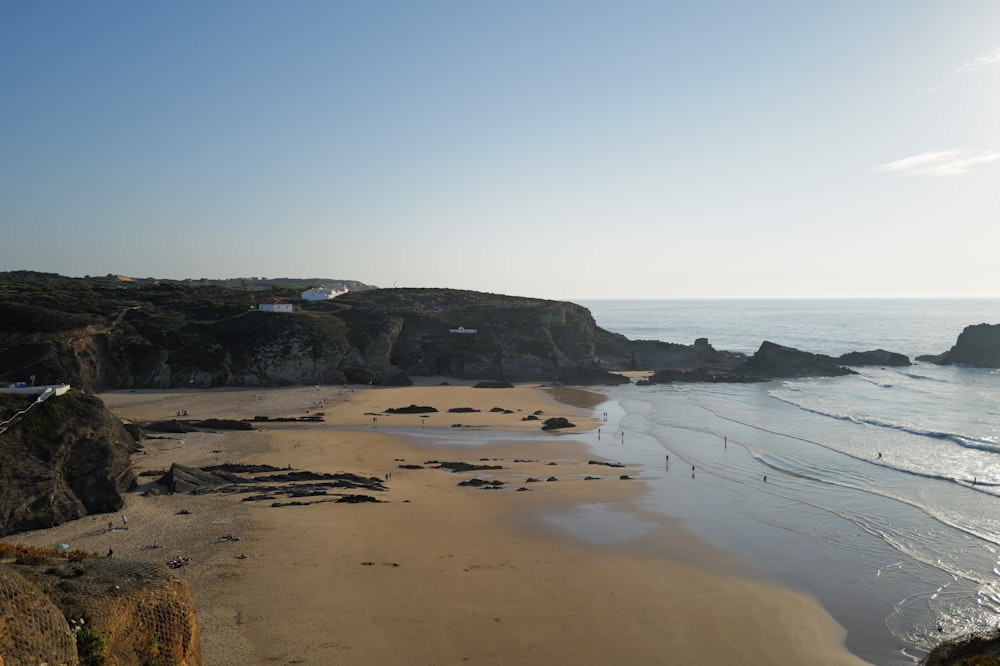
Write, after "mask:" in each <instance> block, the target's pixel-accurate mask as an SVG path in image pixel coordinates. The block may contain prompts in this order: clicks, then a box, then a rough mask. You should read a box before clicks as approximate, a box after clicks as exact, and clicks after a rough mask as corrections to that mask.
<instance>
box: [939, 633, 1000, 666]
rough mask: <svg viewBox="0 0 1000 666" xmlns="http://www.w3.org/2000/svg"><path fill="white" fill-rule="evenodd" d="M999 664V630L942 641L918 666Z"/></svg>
mask: <svg viewBox="0 0 1000 666" xmlns="http://www.w3.org/2000/svg"><path fill="white" fill-rule="evenodd" d="M998 662H1000V629H994V630H991V631H984V632H980V633H975V634H967V635H965V636H959V637H957V638H952V639H949V640H947V641H944V642H943V643H941V644H940V645H938V646H937V647H935V648H934V649H933V650H931V651H930V653H929V654H928V655H927V656H926V657H924V658H923V659H922V660H921V661H920V666H958V665H962V666H966V665H969V666H972V665H974V664H984V665H986V664H995V663H998Z"/></svg>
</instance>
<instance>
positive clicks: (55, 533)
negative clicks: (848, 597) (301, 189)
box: [9, 385, 864, 666]
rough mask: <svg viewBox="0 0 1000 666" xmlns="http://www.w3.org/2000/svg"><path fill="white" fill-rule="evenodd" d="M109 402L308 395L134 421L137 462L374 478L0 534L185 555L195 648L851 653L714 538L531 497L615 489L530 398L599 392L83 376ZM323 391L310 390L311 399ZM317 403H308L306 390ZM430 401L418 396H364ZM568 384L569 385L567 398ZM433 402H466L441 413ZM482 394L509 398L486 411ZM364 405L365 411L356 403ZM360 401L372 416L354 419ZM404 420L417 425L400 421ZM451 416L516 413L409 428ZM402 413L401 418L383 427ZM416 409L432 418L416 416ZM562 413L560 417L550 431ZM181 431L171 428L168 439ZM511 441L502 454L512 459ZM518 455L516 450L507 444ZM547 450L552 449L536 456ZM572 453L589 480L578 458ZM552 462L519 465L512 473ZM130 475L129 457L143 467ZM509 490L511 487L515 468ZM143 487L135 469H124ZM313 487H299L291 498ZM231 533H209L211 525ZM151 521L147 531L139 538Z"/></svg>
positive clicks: (211, 402)
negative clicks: (592, 514) (150, 432)
mask: <svg viewBox="0 0 1000 666" xmlns="http://www.w3.org/2000/svg"><path fill="white" fill-rule="evenodd" d="M102 397H103V398H104V400H105V401H106V402H107V403H109V404H110V405H111V407H112V408H113V409H114V410H115V411H116V412H117V413H119V414H120V415H121V416H122V417H124V418H133V419H136V420H151V419H161V418H169V417H173V416H175V414H176V412H177V411H178V410H187V411H188V418H191V419H200V418H209V417H219V418H252V417H253V416H256V415H267V416H271V417H278V416H299V415H304V414H306V412H307V410H308V412H309V413H310V414H315V413H316V412H317V411H320V412H323V413H324V414H325V418H326V421H325V423H324V424H322V425H323V426H331V425H335V424H336V425H343V426H352V427H349V428H336V429H333V428H329V427H316V426H315V425H309V424H300V423H293V424H265V425H261V426H260V427H259V428H258V429H257V430H254V431H251V432H223V433H191V434H186V435H183V436H174V435H165V436H164V437H163V438H162V439H161V438H157V439H148V440H147V441H146V442H145V444H146V449H147V451H148V453H147V454H145V455H141V454H140V455H136V456H135V457H134V463H135V469H136V472H137V473H140V472H143V471H147V470H165V469H167V468H168V467H169V466H170V464H171V463H172V462H178V463H181V464H186V465H193V466H204V465H210V464H214V463H215V462H217V461H220V462H226V461H230V462H239V463H261V464H271V465H275V466H280V467H287V466H291V467H293V468H295V469H302V470H310V471H314V472H353V473H356V474H361V475H365V476H377V477H380V478H385V475H386V474H388V473H391V474H392V477H391V479H389V480H388V481H386V482H385V483H386V486H387V487H388V490H387V491H386V492H384V493H381V494H379V497H380V499H382V500H384V501H383V502H381V503H377V504H376V503H366V504H336V503H328V502H326V503H315V504H310V505H306V506H285V507H277V508H275V507H272V506H271V502H269V501H268V502H244V501H241V496H238V495H219V494H209V495H186V494H184V495H182V494H177V495H169V496H148V497H145V496H142V495H141V494H140V493H129V495H128V496H127V498H126V507H125V509H124V510H123V512H122V514H123V515H125V516H127V517H128V529H127V530H118V531H111V532H109V531H108V529H107V527H108V522H109V520H110V521H112V522H113V523H114V524H115V525H116V526H120V525H122V519H121V515H112V516H97V517H92V518H86V519H83V520H80V521H75V522H73V523H69V524H66V525H62V526H59V527H56V528H53V529H49V530H40V531H37V532H32V533H29V534H23V535H18V536H15V537H11V538H10V539H9V540H10V541H15V542H21V543H32V544H35V545H46V546H49V545H54V544H56V543H68V544H70V545H71V546H72V547H74V548H84V549H88V550H95V551H99V552H102V553H103V552H106V551H107V549H108V548H113V549H114V552H115V555H114V556H115V557H130V558H137V559H146V560H152V561H158V562H164V563H165V562H166V561H167V560H168V559H170V558H172V557H174V556H176V555H184V556H186V557H190V558H191V562H190V564H189V565H188V566H186V567H184V568H181V569H178V570H177V573H178V575H180V576H182V577H184V578H185V579H187V580H188V582H189V584H190V586H191V589H192V592H193V594H194V598H195V602H196V604H197V608H198V616H199V622H200V625H201V632H202V643H203V647H204V656H205V663H206V664H207V665H209V666H227V665H230V664H231V665H237V664H240V665H246V664H268V663H285V664H292V663H294V664H451V663H488V664H511V663H539V664H541V663H545V664H580V663H585V664H649V663H670V664H761V665H764V664H767V665H782V664H788V665H789V666H791V665H796V666H797V665H799V664H803V663H810V664H831V665H832V664H838V665H844V666H846V665H850V664H862V663H864V662H862V661H860V660H858V659H857V658H855V657H853V656H852V655H850V654H849V653H848V652H847V651H846V650H845V649H844V647H843V638H844V635H843V630H842V629H841V628H840V627H839V626H838V625H837V624H836V623H835V622H834V621H833V620H832V619H831V618H830V617H829V615H828V614H827V613H826V612H825V611H824V610H823V609H822V608H821V607H820V606H819V605H818V603H817V602H816V601H815V600H813V599H812V598H810V597H808V596H806V595H803V594H800V593H798V592H794V591H791V590H787V589H784V588H781V587H777V586H774V585H770V584H766V583H762V582H759V581H754V580H750V579H747V578H745V577H740V576H736V575H733V574H731V573H727V572H726V570H725V569H724V568H723V567H722V566H721V565H720V564H719V563H724V562H726V561H727V558H726V556H725V555H724V554H720V553H718V552H715V551H713V550H712V549H710V548H708V547H706V546H703V545H701V544H699V543H698V541H697V539H694V538H692V537H691V536H690V535H689V534H686V533H685V532H684V530H683V527H682V526H679V525H677V524H675V523H674V522H673V521H671V520H669V519H665V520H663V521H662V523H663V529H662V537H661V538H662V539H677V540H683V541H684V542H685V543H686V544H688V547H689V548H692V549H695V550H696V551H697V552H695V553H694V554H693V557H694V559H695V560H696V561H700V562H705V563H709V565H711V568H703V567H695V566H692V565H689V564H684V563H679V562H675V561H671V560H668V559H665V558H663V557H662V556H659V555H657V554H655V553H653V552H650V551H649V549H642V548H631V549H630V548H628V547H627V544H618V545H608V546H603V545H592V544H583V543H579V542H577V541H575V540H573V539H571V538H569V537H567V536H565V535H563V534H562V533H557V532H554V531H547V530H545V529H543V528H542V527H540V523H539V522H538V521H536V520H532V519H531V518H532V517H533V516H539V515H543V514H544V513H546V512H552V511H556V510H560V511H565V510H570V509H571V508H572V507H573V506H576V505H579V504H581V503H585V502H627V501H628V500H629V499H630V498H634V497H638V496H639V495H640V494H641V493H642V491H643V482H642V481H641V480H629V481H626V480H620V479H619V475H620V474H622V473H625V474H629V473H632V474H635V473H637V470H628V469H625V470H621V469H611V468H606V467H603V466H595V465H588V464H587V461H588V460H590V459H592V458H593V456H592V455H590V454H588V452H587V451H586V449H585V448H584V447H583V446H582V445H581V444H580V443H579V442H577V441H574V439H573V437H572V436H565V435H564V434H560V433H543V432H541V431H540V430H539V425H540V424H539V422H538V421H524V420H522V419H524V417H525V416H527V415H529V414H531V413H533V412H535V411H536V410H541V411H542V412H544V414H543V415H541V417H540V418H547V417H549V416H566V417H568V418H570V420H572V421H573V422H574V423H577V424H578V428H577V430H582V429H585V428H595V427H597V425H598V424H597V422H596V421H595V420H594V419H593V418H592V415H591V412H590V410H589V409H587V406H588V402H589V405H590V406H592V405H594V404H596V403H597V402H598V401H599V398H597V397H596V396H594V395H593V394H588V393H586V392H574V391H572V390H568V391H565V392H564V393H563V395H561V396H560V397H562V398H563V399H564V400H566V401H568V402H569V403H572V404H567V403H566V402H559V401H557V400H556V399H555V398H554V397H553V395H552V393H551V392H549V391H547V390H542V389H540V388H538V387H529V386H521V387H517V388H514V389H473V388H470V387H468V386H431V385H428V386H419V387H407V388H365V389H358V390H351V389H345V388H339V387H325V386H324V387H319V388H316V387H297V388H288V389H271V390H266V391H260V390H213V391H171V392H156V393H154V392H145V391H132V392H115V393H109V394H105V395H103V396H102ZM324 402H325V406H324V404H323V403H324ZM317 403H318V404H317ZM410 404H417V405H430V406H434V407H436V408H437V409H438V410H439V412H438V413H435V414H432V415H430V416H429V417H428V418H425V419H421V418H420V417H419V416H416V415H392V416H389V415H381V412H383V411H384V410H385V409H387V408H391V407H405V406H407V405H410ZM573 405H579V406H573ZM454 407H472V408H478V409H480V410H483V411H481V412H479V413H474V414H468V413H462V414H449V413H447V410H448V409H450V408H454ZM493 407H501V408H505V409H507V410H510V411H511V413H497V412H491V411H489V410H490V409H492V408H493ZM376 413H378V414H380V415H379V416H377V417H375V416H372V414H376ZM373 418H377V422H373ZM421 423H423V425H421ZM452 424H461V425H463V426H467V428H466V429H465V430H462V431H460V432H461V435H462V436H463V437H464V436H465V435H466V434H467V435H468V438H469V440H471V441H474V440H475V439H476V438H477V437H479V438H480V439H483V438H482V437H481V436H480V435H479V433H480V432H482V431H483V430H485V429H489V430H490V431H491V432H492V431H496V430H497V429H503V430H510V431H516V430H522V431H537V432H538V436H537V438H536V437H530V438H526V437H523V436H520V437H511V438H509V439H508V440H504V439H502V438H500V439H496V438H493V439H491V441H490V442H489V443H486V444H479V445H477V446H475V447H471V446H468V445H462V444H459V445H454V444H453V445H448V446H444V445H429V444H428V443H427V442H428V441H431V442H433V441H434V439H433V437H427V436H428V435H432V434H433V433H434V432H440V433H441V434H442V439H445V437H444V433H446V432H447V434H448V437H447V439H449V440H450V441H454V439H455V437H454V435H455V433H456V432H458V431H456V430H451V429H450V428H451V426H452ZM399 428H410V429H412V428H423V430H422V433H421V434H422V435H423V436H421V437H420V438H418V439H414V438H407V437H405V436H402V435H399V434H394V433H393V431H394V430H398V429H399ZM436 428H449V430H447V431H445V430H438V431H435V429H436ZM566 432H570V431H566ZM181 441H183V445H182V444H181V443H180V442H181ZM480 458H489V459H491V460H490V464H502V465H503V466H504V467H505V469H504V470H503V471H501V472H497V473H496V474H497V476H496V477H490V478H498V479H503V480H506V481H508V482H513V483H509V484H508V485H507V486H505V487H504V489H502V490H492V491H487V490H482V489H477V488H470V487H458V486H457V483H458V482H459V481H460V480H463V479H467V478H470V475H456V474H452V473H449V472H447V471H443V470H439V469H430V468H427V467H424V468H422V469H401V468H400V465H405V464H423V463H425V462H426V461H428V460H431V459H436V460H464V461H468V462H476V461H478V460H479V459H480ZM515 461H522V462H515ZM527 461H533V462H527ZM550 462H555V463H556V464H554V465H552V464H549V463H550ZM586 475H592V476H599V477H601V478H600V479H599V480H590V481H588V480H584V477H585V476H586ZM549 476H556V477H559V479H560V480H559V481H558V482H549V483H546V482H541V483H530V484H525V483H524V481H525V480H526V479H527V478H528V477H535V478H538V479H545V478H547V477H549ZM152 478H154V477H150V476H142V477H140V481H141V482H143V483H147V482H149V481H150V480H151V479H152ZM522 486H523V487H526V488H531V489H532V491H531V492H517V491H516V490H515V489H516V488H518V487H522ZM143 487H145V486H143ZM318 499H322V498H305V499H304V500H303V501H311V500H318ZM230 533H231V534H233V535H237V536H239V537H240V540H239V541H235V542H220V541H219V537H220V536H222V535H226V534H230ZM154 541H156V542H158V543H159V544H160V545H161V546H162V547H161V548H158V549H146V548H144V546H146V545H150V544H152V543H153V542H154Z"/></svg>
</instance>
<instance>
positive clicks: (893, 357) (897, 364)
mask: <svg viewBox="0 0 1000 666" xmlns="http://www.w3.org/2000/svg"><path fill="white" fill-rule="evenodd" d="M837 362H838V363H841V364H842V365H854V366H859V365H885V366H890V367H894V368H902V367H906V366H908V365H912V363H910V359H909V358H908V357H907V356H906V355H905V354H898V353H896V352H890V351H886V350H884V349H873V350H871V351H862V352H859V351H854V352H850V353H848V354H843V355H842V356H839V357H838V358H837Z"/></svg>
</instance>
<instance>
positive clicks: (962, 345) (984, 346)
mask: <svg viewBox="0 0 1000 666" xmlns="http://www.w3.org/2000/svg"><path fill="white" fill-rule="evenodd" d="M917 360H918V361H929V362H930V363H937V364H938V365H948V364H951V363H960V364H963V365H971V366H975V367H977V368H1000V324H976V325H974V326H966V327H965V330H963V331H962V332H961V333H960V334H959V336H958V340H957V341H956V342H955V345H954V346H953V347H952V348H951V349H949V350H948V351H946V352H944V353H943V354H937V355H931V356H918V357H917Z"/></svg>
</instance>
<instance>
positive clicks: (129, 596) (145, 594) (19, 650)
mask: <svg viewBox="0 0 1000 666" xmlns="http://www.w3.org/2000/svg"><path fill="white" fill-rule="evenodd" d="M81 618H82V619H84V622H83V624H79V620H80V619H81ZM70 620H72V621H75V622H74V623H75V624H76V626H77V631H79V632H80V633H79V634H77V633H74V629H73V626H72V625H71V623H70ZM0 627H3V630H2V631H0V663H11V664H28V663H31V664H35V663H48V664H53V665H55V664H69V665H75V664H78V663H80V664H96V663H102V664H105V665H106V666H131V665H132V664H176V665H177V666H201V663H202V659H201V638H200V634H199V631H198V619H197V615H196V614H195V608H194V603H193V601H192V598H191V592H190V590H189V589H188V586H187V583H185V582H184V581H183V580H181V579H179V578H177V577H175V576H173V575H171V574H170V573H169V572H168V571H167V570H166V569H165V568H164V567H163V566H160V565H152V564H149V563H146V562H134V561H129V560H118V559H106V558H100V557H97V558H85V559H83V560H81V561H78V562H69V561H67V560H66V559H64V558H37V559H36V558H31V562H30V563H20V564H15V563H7V564H2V565H0Z"/></svg>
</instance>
